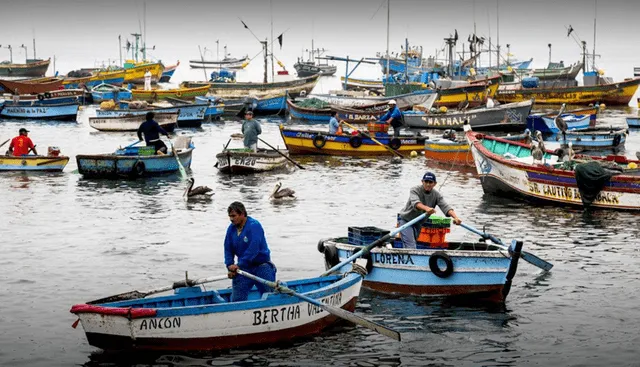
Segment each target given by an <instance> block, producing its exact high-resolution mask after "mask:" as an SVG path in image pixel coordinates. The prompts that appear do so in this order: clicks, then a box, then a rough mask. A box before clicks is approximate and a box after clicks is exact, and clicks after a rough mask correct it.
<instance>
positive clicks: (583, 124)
mask: <svg viewBox="0 0 640 367" xmlns="http://www.w3.org/2000/svg"><path fill="white" fill-rule="evenodd" d="M561 117H562V118H563V119H564V120H565V122H566V123H567V130H582V129H588V128H589V126H591V125H593V124H594V121H595V119H596V115H595V114H591V115H572V114H562V115H561ZM527 129H529V130H531V131H532V132H535V131H536V130H538V131H540V132H541V133H543V134H544V133H553V134H555V133H559V132H560V129H558V128H557V127H556V126H555V123H554V119H553V118H551V117H546V116H543V115H541V114H536V115H529V117H527Z"/></svg>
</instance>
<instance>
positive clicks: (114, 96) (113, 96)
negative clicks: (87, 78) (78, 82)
mask: <svg viewBox="0 0 640 367" xmlns="http://www.w3.org/2000/svg"><path fill="white" fill-rule="evenodd" d="M91 96H92V97H93V103H100V102H102V101H108V100H113V101H115V102H116V103H117V102H120V101H130V100H131V99H132V98H133V97H132V94H131V90H130V89H127V88H124V87H119V86H117V85H113V84H105V83H102V84H100V85H97V86H95V87H93V88H91Z"/></svg>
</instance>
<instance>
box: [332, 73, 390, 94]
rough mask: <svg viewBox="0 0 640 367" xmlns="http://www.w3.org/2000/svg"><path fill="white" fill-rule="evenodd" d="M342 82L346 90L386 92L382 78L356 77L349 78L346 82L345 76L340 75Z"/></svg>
mask: <svg viewBox="0 0 640 367" xmlns="http://www.w3.org/2000/svg"><path fill="white" fill-rule="evenodd" d="M340 82H341V83H340V84H341V85H342V86H343V88H344V89H345V90H368V91H373V92H380V93H382V92H384V84H383V83H382V80H373V79H356V78H348V79H347V82H346V83H345V82H344V77H343V76H341V77H340Z"/></svg>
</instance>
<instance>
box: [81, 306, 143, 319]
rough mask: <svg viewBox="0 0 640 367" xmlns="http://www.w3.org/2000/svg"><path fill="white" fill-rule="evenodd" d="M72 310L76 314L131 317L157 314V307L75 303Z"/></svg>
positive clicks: (138, 317) (137, 317)
mask: <svg viewBox="0 0 640 367" xmlns="http://www.w3.org/2000/svg"><path fill="white" fill-rule="evenodd" d="M70 312H71V313H74V314H76V315H77V314H80V313H96V314H99V315H115V316H124V317H127V318H129V319H140V318H143V317H153V316H155V315H156V309H155V308H132V307H103V306H95V305H87V304H80V305H74V306H73V307H71V311H70Z"/></svg>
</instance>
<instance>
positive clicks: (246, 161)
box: [233, 157, 256, 166]
mask: <svg viewBox="0 0 640 367" xmlns="http://www.w3.org/2000/svg"><path fill="white" fill-rule="evenodd" d="M233 164H235V165H239V166H255V165H256V158H255V157H237V158H234V159H233Z"/></svg>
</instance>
